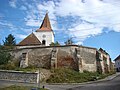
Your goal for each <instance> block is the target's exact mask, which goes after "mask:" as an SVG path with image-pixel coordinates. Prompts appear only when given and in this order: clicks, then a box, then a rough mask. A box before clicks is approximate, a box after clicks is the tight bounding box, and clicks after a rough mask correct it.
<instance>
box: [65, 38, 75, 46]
mask: <svg viewBox="0 0 120 90" xmlns="http://www.w3.org/2000/svg"><path fill="white" fill-rule="evenodd" d="M72 44H73V40H72V38H70V39H68V40H67V41H66V42H65V45H72Z"/></svg>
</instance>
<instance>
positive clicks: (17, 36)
mask: <svg viewBox="0 0 120 90" xmlns="http://www.w3.org/2000/svg"><path fill="white" fill-rule="evenodd" d="M14 35H15V37H16V38H19V39H24V38H26V37H27V35H24V34H14Z"/></svg>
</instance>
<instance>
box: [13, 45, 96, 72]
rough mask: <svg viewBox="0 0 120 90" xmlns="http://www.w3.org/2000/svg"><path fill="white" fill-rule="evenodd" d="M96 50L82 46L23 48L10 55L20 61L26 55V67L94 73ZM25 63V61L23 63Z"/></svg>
mask: <svg viewBox="0 0 120 90" xmlns="http://www.w3.org/2000/svg"><path fill="white" fill-rule="evenodd" d="M96 51H97V50H96V49H95V48H90V47H84V46H77V45H70V46H47V47H26V48H25V47H24V48H18V49H16V50H14V51H12V55H13V56H14V57H15V58H16V59H18V60H20V61H21V60H22V53H26V58H28V59H27V60H28V63H27V65H28V66H35V67H44V68H47V69H51V68H61V67H66V68H71V69H74V70H77V71H80V72H82V71H84V70H87V71H96V70H97V66H96ZM25 62H27V61H25Z"/></svg>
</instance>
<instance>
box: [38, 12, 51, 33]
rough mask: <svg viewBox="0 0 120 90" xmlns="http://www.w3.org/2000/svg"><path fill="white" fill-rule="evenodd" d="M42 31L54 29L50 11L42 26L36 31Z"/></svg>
mask: <svg viewBox="0 0 120 90" xmlns="http://www.w3.org/2000/svg"><path fill="white" fill-rule="evenodd" d="M40 31H52V28H51V24H50V20H49V17H48V13H46V15H45V17H44V20H43V22H42V24H41V26H40V28H39V29H37V30H36V32H40Z"/></svg>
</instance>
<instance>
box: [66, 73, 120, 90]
mask: <svg viewBox="0 0 120 90" xmlns="http://www.w3.org/2000/svg"><path fill="white" fill-rule="evenodd" d="M68 90H120V75H119V76H117V77H116V78H114V79H113V80H110V81H105V82H99V83H93V84H87V85H84V86H78V87H74V88H70V89H68Z"/></svg>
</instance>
